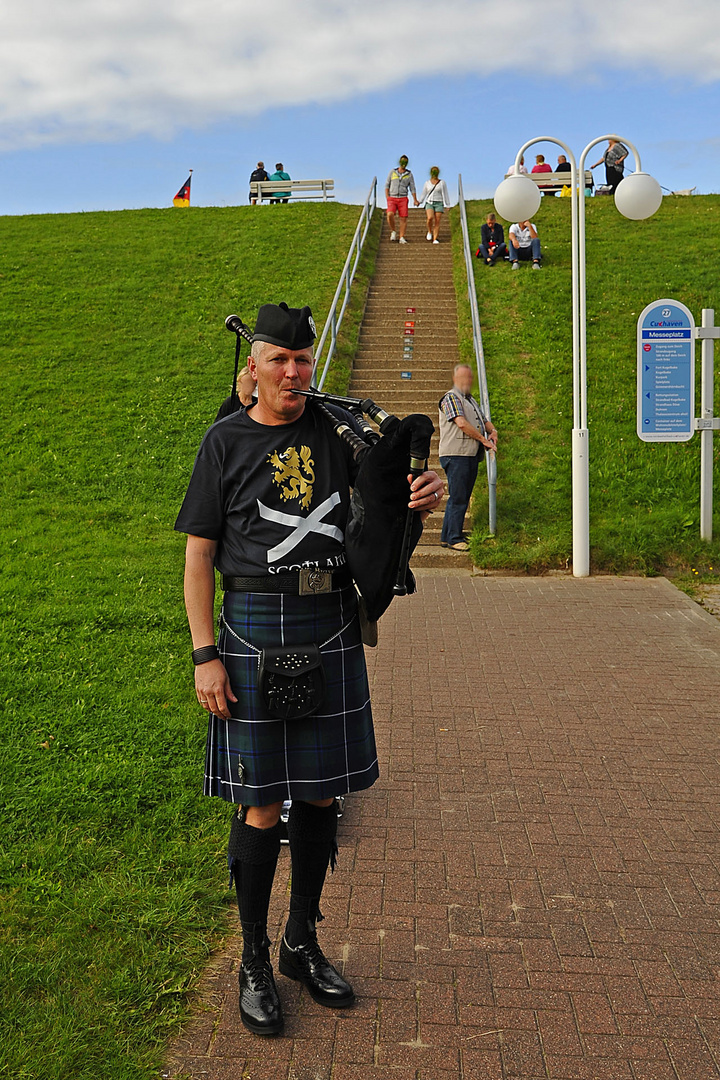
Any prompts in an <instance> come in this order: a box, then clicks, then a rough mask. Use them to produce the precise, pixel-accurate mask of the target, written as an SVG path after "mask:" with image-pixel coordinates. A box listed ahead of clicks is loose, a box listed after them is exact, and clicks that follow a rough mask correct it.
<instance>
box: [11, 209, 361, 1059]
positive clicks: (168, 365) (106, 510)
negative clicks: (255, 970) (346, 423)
mask: <svg viewBox="0 0 720 1080" xmlns="http://www.w3.org/2000/svg"><path fill="white" fill-rule="evenodd" d="M357 217H358V208H357V207H352V206H342V205H339V204H338V205H332V204H331V205H326V206H322V207H321V206H318V205H314V206H312V205H294V206H293V205H288V206H277V207H269V208H251V207H243V208H229V209H192V210H189V211H186V210H168V211H140V212H127V213H111V214H82V215H62V216H50V215H48V216H38V217H26V218H2V219H0V260H1V261H0V362H1V363H2V379H3V392H2V395H1V399H0V408H1V410H2V428H3V432H4V435H5V464H4V468H3V474H2V479H1V481H0V484H1V485H2V488H1V491H2V494H1V496H0V536H1V543H2V551H3V574H2V576H1V577H0V613H1V617H0V626H1V627H2V629H1V630H0V670H1V671H2V676H1V678H2V684H1V691H2V698H1V700H2V720H1V721H0V723H1V724H2V738H1V740H0V772H1V775H2V781H3V783H2V795H1V803H2V845H1V846H0V878H1V880H2V889H1V890H0V895H1V899H0V927H1V929H0V935H1V936H0V1003H1V1005H0V1025H1V1030H0V1046H2V1050H1V1051H0V1075H2V1076H7V1077H12V1080H30V1078H32V1080H61V1078H62V1080H69V1078H72V1080H85V1078H88V1080H89V1078H91V1077H92V1078H93V1080H96V1078H97V1077H101V1076H102V1077H103V1078H104V1080H120V1078H122V1080H125V1078H127V1080H138V1078H139V1077H143V1076H155V1075H157V1073H156V1068H157V1065H158V1063H159V1061H160V1060H161V1052H162V1040H163V1039H164V1037H165V1036H166V1034H167V1033H168V1032H169V1031H170V1029H171V1028H172V1027H173V1026H174V1025H176V1023H177V1018H178V1016H179V1014H180V1012H181V1011H182V1009H183V1008H184V996H183V995H184V992H185V990H186V988H187V987H188V986H189V985H190V983H191V982H192V980H193V978H194V976H195V974H196V972H197V971H198V969H199V967H200V966H201V965H202V962H203V960H204V959H205V957H206V956H207V954H208V951H209V950H210V949H211V948H212V946H213V944H214V943H215V942H216V941H217V931H218V927H219V926H222V925H223V922H224V920H223V918H221V917H220V916H221V911H222V903H223V898H225V897H227V898H228V899H229V898H230V894H229V893H225V892H224V888H225V885H226V883H227V878H226V876H225V874H224V872H223V859H224V855H223V850H224V847H225V844H226V833H227V822H228V811H227V808H225V807H224V806H223V805H222V804H221V803H220V802H219V801H217V800H207V799H203V798H202V797H201V795H200V794H199V791H200V785H201V778H200V770H201V767H202V761H203V756H204V735H205V727H206V721H205V717H204V714H202V713H201V712H200V710H199V709H198V707H197V704H196V701H195V695H194V693H193V691H192V671H191V665H190V662H189V652H190V648H191V646H190V638H189V634H188V631H187V627H186V623H185V618H184V614H183V605H182V565H183V554H184V538H182V537H181V536H179V535H178V534H175V533H173V531H172V526H173V521H174V519H175V515H176V513H177V510H178V507H179V504H180V501H181V499H182V495H183V493H184V489H185V486H186V484H187V480H188V478H189V474H190V469H191V467H192V461H193V457H194V454H195V451H196V449H197V446H198V444H199V442H200V439H201V436H202V434H203V432H204V430H205V428H206V427H207V426H208V424H209V423H210V422H211V421H212V419H213V417H214V414H215V411H216V409H217V407H218V405H219V404H220V402H221V400H222V399H223V397H224V396H225V395H226V393H227V392H228V390H229V386H230V381H231V375H232V362H233V348H234V339H233V338H232V337H231V335H230V334H228V333H227V331H226V330H225V329H224V326H223V320H224V318H225V316H226V315H228V314H229V313H231V312H237V313H238V314H240V315H242V316H244V317H245V318H246V319H248V320H251V319H252V317H253V313H254V312H255V310H256V309H257V307H258V305H259V304H261V303H264V302H266V301H268V300H273V301H279V300H281V299H284V300H286V301H288V302H289V303H290V304H291V305H301V304H305V303H308V304H310V305H311V307H312V308H313V310H314V312H315V315H316V318H317V321H318V323H319V324H321V325H322V322H323V321H324V318H325V314H326V312H327V310H328V307H329V304H330V301H331V299H332V296H333V292H334V289H335V285H336V282H337V278H338V275H339V272H340V269H341V267H342V265H343V262H344V259H345V255H346V252H347V248H348V246H349V242H350V239H351V236H352V234H353V231H354V228H355V224H356V221H357ZM377 225H378V226H379V222H378V223H377ZM377 233H378V228H377V226H376V228H375V232H374V234H373V239H374V242H376V240H377ZM370 246H371V249H372V244H371V245H370ZM371 262H372V250H370V252H369V254H368V256H367V259H366V261H365V264H364V266H363V267H362V269H361V274H360V281H359V283H358V289H357V292H356V299H355V300H354V302H353V308H352V311H351V319H350V322H349V324H348V326H349V333H348V338H347V340H346V342H345V357H346V358H347V354H348V353H350V354H352V352H353V340H352V338H353V332H354V331H355V330H356V329H357V325H358V321H359V311H360V309H361V301H362V293H363V290H362V279H363V277H364V278H365V280H366V279H367V269H368V265H369V264H370V263H371ZM278 282H281V283H282V288H280V289H279V288H278ZM341 366H342V365H341Z"/></svg>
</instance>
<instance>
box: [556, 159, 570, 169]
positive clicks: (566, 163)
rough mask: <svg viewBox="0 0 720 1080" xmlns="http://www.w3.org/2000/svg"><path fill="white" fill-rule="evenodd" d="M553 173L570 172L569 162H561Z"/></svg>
mask: <svg viewBox="0 0 720 1080" xmlns="http://www.w3.org/2000/svg"><path fill="white" fill-rule="evenodd" d="M555 172H572V165H571V164H570V162H569V161H561V162H560V164H559V165H557V166H556V167H555Z"/></svg>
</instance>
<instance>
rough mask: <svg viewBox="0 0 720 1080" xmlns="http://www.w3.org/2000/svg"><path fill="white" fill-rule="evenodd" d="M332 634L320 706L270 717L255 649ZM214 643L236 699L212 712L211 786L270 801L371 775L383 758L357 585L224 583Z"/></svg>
mask: <svg viewBox="0 0 720 1080" xmlns="http://www.w3.org/2000/svg"><path fill="white" fill-rule="evenodd" d="M339 631H341V632H340V633H338V632H339ZM335 634H338V636H337V637H333V635H335ZM331 637H332V638H333V640H332V641H330V642H329V643H328V644H327V645H326V646H325V647H324V648H322V649H321V655H322V660H323V667H324V669H325V680H326V692H325V699H324V701H323V703H322V705H321V706H320V709H319V710H318V712H317V713H314V714H313V715H312V716H306V717H304V718H303V719H301V720H273V719H269V718H268V716H267V711H266V710H265V707H264V705H263V702H262V699H261V697H260V694H259V692H258V688H257V683H258V666H259V656H258V653H257V652H256V651H255V650H260V649H263V648H269V647H271V646H279V645H307V644H309V643H311V642H314V643H315V644H317V645H323V643H324V642H326V641H327V639H328V638H331ZM240 638H243V639H244V641H245V642H246V643H248V644H250V645H253V646H254V647H255V649H250V648H248V645H247V644H244V643H243V641H240V640H238V639H240ZM218 650H219V652H220V657H221V659H222V661H223V664H224V665H225V668H226V670H227V673H228V676H229V678H230V685H231V686H232V689H233V693H234V694H235V695H236V697H237V699H238V700H237V702H235V703H231V704H230V711H231V713H232V717H231V719H229V720H224V719H223V718H222V717H219V716H215V715H214V714H211V715H210V717H209V724H208V736H207V747H206V755H205V782H204V786H203V793H204V794H205V795H216V796H218V797H219V798H221V799H225V800H226V801H227V802H233V803H242V804H243V805H245V806H265V805H267V804H268V803H274V802H280V801H281V800H283V799H329V798H331V797H332V796H334V795H343V794H345V793H346V792H349V791H360V790H362V789H363V788H367V787H370V786H371V785H372V784H374V782H375V780H377V778H378V775H379V773H378V760H377V751H376V748H375V733H374V730H373V721H372V710H371V707H370V691H369V687H368V679H367V668H366V666H365V652H364V650H363V644H362V639H361V636H360V622H359V619H358V617H357V594H356V592H355V589H354V587H353V586H350V587H349V588H346V589H342V590H338V591H336V592H332V593H325V594H320V595H317V596H294V595H288V594H284V593H242V592H226V593H225V596H224V600H223V608H222V616H221V619H220V633H219V636H218Z"/></svg>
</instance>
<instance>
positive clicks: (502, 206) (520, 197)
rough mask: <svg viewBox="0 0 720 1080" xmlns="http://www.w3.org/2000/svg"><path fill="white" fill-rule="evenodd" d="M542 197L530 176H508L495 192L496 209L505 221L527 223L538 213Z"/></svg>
mask: <svg viewBox="0 0 720 1080" xmlns="http://www.w3.org/2000/svg"><path fill="white" fill-rule="evenodd" d="M541 198H542V196H541V194H540V191H539V189H538V186H537V184H534V183H533V181H532V180H531V179H530V177H529V176H525V175H524V174H522V173H520V174H516V175H514V176H508V177H506V178H505V180H503V181H502V183H501V184H498V187H497V189H496V191H495V199H494V202H495V209H496V210H497V212H498V214H499V215H500V217H501V218H504V219H505V221H527V220H528V218H531V217H532V216H533V214H535V213H537V209H538V207H539V206H540V200H541Z"/></svg>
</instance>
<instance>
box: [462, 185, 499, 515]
mask: <svg viewBox="0 0 720 1080" xmlns="http://www.w3.org/2000/svg"><path fill="white" fill-rule="evenodd" d="M458 205H459V207H460V224H461V226H462V240H463V252H464V255H465V273H466V275H467V284H468V300H469V301H470V317H471V320H472V333H473V348H474V350H475V366H476V368H477V378H478V391H479V394H480V405H481V408H482V411H483V414H484V415H485V416H486V417H487V419H488V420H491V419H492V417H491V415H490V397H489V395H488V385H487V374H486V371H485V352H484V350H483V341H482V331H481V329H480V312H479V311H478V302H477V293H476V291H475V270H474V267H473V256H472V249H471V247H470V232H469V229H468V220H467V211H466V209H465V196H464V195H463V185H462V174H460V175H459V176H458ZM485 465H486V467H487V478H488V532H489V533H490V535H491V536H494V535H495V532H496V529H497V500H496V492H497V459H496V456H495V454H494V453H493V451H491V450H488V451H487V452H486V454H485Z"/></svg>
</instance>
